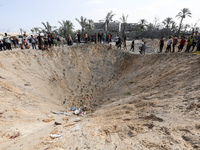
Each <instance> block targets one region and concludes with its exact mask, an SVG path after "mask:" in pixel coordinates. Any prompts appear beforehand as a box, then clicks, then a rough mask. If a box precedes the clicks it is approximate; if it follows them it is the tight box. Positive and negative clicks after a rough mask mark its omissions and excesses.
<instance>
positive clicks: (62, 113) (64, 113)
mask: <svg viewBox="0 0 200 150" xmlns="http://www.w3.org/2000/svg"><path fill="white" fill-rule="evenodd" d="M51 113H53V114H56V115H66V116H71V115H70V114H68V113H66V112H59V113H57V112H54V111H51Z"/></svg>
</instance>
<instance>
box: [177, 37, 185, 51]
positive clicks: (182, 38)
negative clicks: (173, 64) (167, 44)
mask: <svg viewBox="0 0 200 150" xmlns="http://www.w3.org/2000/svg"><path fill="white" fill-rule="evenodd" d="M185 42H186V40H185V37H184V36H181V42H180V45H179V46H178V52H181V51H182V50H183V47H184V45H185Z"/></svg>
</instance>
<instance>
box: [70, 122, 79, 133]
mask: <svg viewBox="0 0 200 150" xmlns="http://www.w3.org/2000/svg"><path fill="white" fill-rule="evenodd" d="M78 130H81V127H80V126H79V125H78V124H77V125H76V127H74V128H73V129H72V130H71V131H70V133H71V132H75V131H78Z"/></svg>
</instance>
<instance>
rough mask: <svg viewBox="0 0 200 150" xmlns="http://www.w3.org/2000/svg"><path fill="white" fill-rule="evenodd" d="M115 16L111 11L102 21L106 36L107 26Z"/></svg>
mask: <svg viewBox="0 0 200 150" xmlns="http://www.w3.org/2000/svg"><path fill="white" fill-rule="evenodd" d="M114 15H115V14H113V11H112V10H111V11H110V12H108V13H107V15H106V18H105V20H104V27H105V30H106V34H107V32H108V24H109V22H110V21H112V18H113V17H114Z"/></svg>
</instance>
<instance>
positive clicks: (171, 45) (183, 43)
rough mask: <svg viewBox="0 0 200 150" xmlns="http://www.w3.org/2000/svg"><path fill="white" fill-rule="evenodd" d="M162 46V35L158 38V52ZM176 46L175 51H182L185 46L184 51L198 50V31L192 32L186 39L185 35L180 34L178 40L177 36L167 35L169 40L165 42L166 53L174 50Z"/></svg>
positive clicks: (199, 43) (199, 39)
mask: <svg viewBox="0 0 200 150" xmlns="http://www.w3.org/2000/svg"><path fill="white" fill-rule="evenodd" d="M163 47H164V39H163V37H162V38H161V39H160V53H162V51H163ZM176 47H177V48H178V50H177V52H182V51H183V49H184V47H185V50H184V51H185V52H190V51H191V52H193V51H200V33H198V31H196V32H195V33H192V34H191V35H190V36H189V38H188V39H186V38H185V36H181V39H180V40H179V39H178V38H177V36H176V35H175V36H174V37H172V36H169V40H168V42H167V48H166V51H165V52H166V53H168V52H172V53H174V52H176V50H175V49H176Z"/></svg>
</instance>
